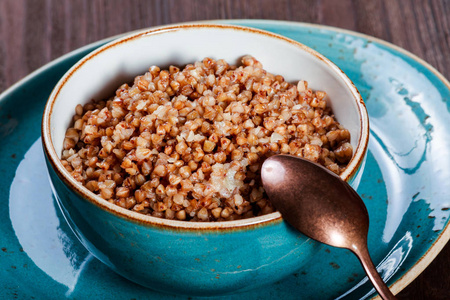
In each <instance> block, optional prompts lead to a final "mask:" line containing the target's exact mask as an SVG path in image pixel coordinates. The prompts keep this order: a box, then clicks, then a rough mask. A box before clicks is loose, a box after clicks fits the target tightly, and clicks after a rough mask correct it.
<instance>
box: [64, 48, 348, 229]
mask: <svg viewBox="0 0 450 300" xmlns="http://www.w3.org/2000/svg"><path fill="white" fill-rule="evenodd" d="M241 63H242V65H240V66H233V65H230V64H228V63H227V62H226V61H224V60H217V61H216V60H213V59H211V58H205V59H203V61H198V62H195V63H193V64H188V65H186V66H185V67H184V68H183V69H180V68H178V67H175V66H170V67H169V68H168V70H161V69H160V68H159V67H157V66H152V67H150V68H149V71H148V72H146V73H145V74H143V75H141V76H137V77H136V78H135V79H134V83H133V84H132V85H131V86H130V85H128V84H123V85H121V86H120V87H119V88H118V89H117V91H116V94H115V96H114V97H112V98H110V99H108V100H101V101H91V102H89V103H87V104H85V105H84V106H81V105H78V106H77V107H76V114H75V116H74V118H73V121H74V122H73V124H72V127H70V128H69V129H68V130H67V132H66V136H65V139H64V145H63V149H64V150H63V152H62V156H61V162H62V164H63V165H64V167H65V168H66V170H67V171H69V172H70V174H71V175H72V176H73V177H74V178H75V179H76V180H77V181H79V182H80V183H81V184H83V185H84V186H85V187H86V188H88V189H89V190H90V191H92V192H94V193H96V194H98V195H99V196H101V197H102V198H103V199H105V200H107V201H109V202H111V203H114V204H116V205H118V206H121V207H123V208H126V209H129V210H132V211H135V212H139V213H142V214H146V215H152V216H155V217H160V218H167V219H176V220H186V221H228V220H236V219H242V218H250V217H254V216H259V215H264V214H268V213H271V212H273V211H274V207H273V206H272V204H271V203H270V202H269V201H268V198H267V196H266V195H265V193H264V189H263V187H262V184H261V182H260V174H259V170H260V166H261V164H262V162H263V161H264V159H265V158H266V157H268V156H271V155H274V154H279V153H283V154H292V155H297V156H300V157H305V158H307V159H309V160H311V161H314V162H317V163H320V164H322V165H324V166H325V167H327V168H328V169H330V170H331V171H333V172H335V173H337V174H340V173H341V172H342V170H343V169H344V168H345V166H346V164H347V163H348V162H349V161H350V159H351V158H352V154H353V149H352V146H351V144H350V133H349V131H348V130H347V129H345V128H343V126H341V125H340V124H339V122H337V121H336V119H335V118H334V115H333V114H332V111H331V109H330V108H329V107H328V106H327V102H326V93H325V92H322V91H312V90H311V89H309V88H308V83H307V82H306V81H304V80H301V81H299V82H298V83H297V84H295V85H294V84H291V83H288V82H286V81H285V80H284V78H283V77H282V76H280V75H274V74H271V73H269V72H267V71H266V70H264V69H263V67H262V64H261V63H260V62H259V61H258V60H257V59H255V58H254V57H251V56H244V57H243V58H242V59H241Z"/></svg>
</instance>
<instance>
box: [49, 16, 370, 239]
mask: <svg viewBox="0 0 450 300" xmlns="http://www.w3.org/2000/svg"><path fill="white" fill-rule="evenodd" d="M190 29H191V30H192V29H193V30H196V29H215V30H236V31H241V32H242V31H243V32H249V33H252V34H257V35H263V36H266V37H270V38H274V39H278V40H281V41H284V42H288V43H290V44H292V45H294V46H296V47H298V48H300V49H301V50H302V51H305V52H308V53H309V54H311V55H313V56H315V57H316V58H318V59H320V60H321V61H322V62H324V63H325V64H326V65H327V66H328V67H329V68H331V69H332V70H333V71H334V73H335V74H336V75H338V76H339V77H340V78H341V79H342V80H343V81H344V83H345V85H346V87H347V88H348V89H349V90H350V92H351V94H352V95H353V99H354V100H355V102H356V104H357V105H356V107H357V109H358V115H359V117H360V128H361V135H360V137H359V140H358V143H357V147H356V151H355V152H354V154H353V157H352V159H351V160H350V162H349V163H348V165H347V166H346V168H345V169H344V172H342V173H341V174H340V177H341V178H342V179H343V180H345V181H348V180H350V179H351V178H352V177H353V176H354V175H355V174H356V172H357V171H358V169H359V168H360V166H361V164H362V162H363V160H364V157H365V154H366V151H367V146H368V141H369V118H368V113H367V109H366V106H365V104H364V101H363V99H362V97H361V94H360V93H359V91H358V89H357V88H356V86H355V85H354V84H353V82H352V81H351V80H350V79H349V78H348V77H347V75H346V74H345V73H344V72H343V71H342V70H341V69H340V68H339V67H338V66H336V65H335V64H334V63H333V62H331V61H330V60H329V59H328V58H326V57H325V56H323V55H322V54H320V53H319V52H317V51H315V50H313V49H311V48H309V47H307V46H306V45H304V44H302V43H300V42H297V41H295V40H292V39H290V38H287V37H284V36H282V35H279V34H275V33H272V32H268V31H265V30H261V29H256V28H251V27H246V26H239V25H230V24H214V23H183V24H175V25H168V26H158V27H150V28H147V29H143V30H139V31H132V32H130V33H129V34H125V36H122V37H120V38H118V39H115V40H113V41H111V42H109V43H107V44H105V45H103V46H101V47H99V48H97V49H95V50H94V51H92V52H91V53H89V54H87V55H86V56H84V57H83V58H82V59H80V60H79V61H78V62H77V63H76V64H75V65H73V66H72V67H71V68H70V69H69V70H68V71H67V72H66V73H65V74H64V75H63V76H62V77H61V79H60V80H59V81H58V83H57V84H56V86H55V87H54V88H53V90H52V92H51V94H50V96H49V98H48V100H47V103H46V105H45V108H44V113H43V116H42V126H41V134H42V144H43V149H44V153H45V156H46V159H47V161H48V162H49V164H50V165H51V167H52V169H53V171H55V173H56V174H57V175H58V177H59V178H60V179H61V180H62V181H63V182H64V183H65V184H66V185H68V186H69V187H70V188H71V190H73V191H75V192H76V193H77V194H78V195H79V196H81V197H82V198H83V199H84V200H87V201H89V202H90V203H92V204H94V205H96V206H97V207H99V208H100V209H103V210H106V211H108V212H110V213H112V214H114V215H116V216H118V217H121V218H124V219H126V220H128V221H132V222H135V223H139V224H143V225H151V226H156V227H161V228H165V229H174V230H189V231H190V230H194V231H198V230H206V231H208V230H213V231H217V230H234V229H250V228H254V227H257V226H262V225H270V224H274V223H279V222H282V216H281V214H280V213H279V212H278V211H276V212H273V213H270V214H267V215H262V216H257V217H252V218H247V219H241V220H234V221H219V222H188V221H180V220H170V219H164V218H157V217H153V216H148V215H143V214H140V213H137V212H133V211H130V210H128V209H125V208H122V207H120V206H117V205H115V204H112V203H110V202H108V201H106V200H105V199H103V198H101V197H100V196H98V195H95V194H94V193H92V192H91V191H89V190H88V189H87V188H86V187H84V186H83V185H81V184H79V183H78V182H77V181H76V180H75V179H74V178H73V177H72V176H71V175H70V174H69V172H68V171H67V170H66V169H65V168H64V167H63V165H62V163H61V161H60V158H59V156H58V155H57V153H56V151H55V148H54V146H53V142H52V138H51V134H50V129H51V126H50V121H51V117H50V116H51V114H52V112H53V106H54V104H55V103H56V102H57V99H58V95H59V92H60V91H61V89H62V88H63V86H64V85H65V84H66V83H67V82H68V81H69V79H70V78H71V77H72V75H73V74H74V73H75V72H76V71H77V70H78V69H80V68H81V67H82V66H83V65H84V64H85V63H86V62H87V61H89V60H90V59H92V58H94V57H95V56H97V55H99V54H101V53H102V52H105V51H107V50H108V49H110V48H113V47H115V46H118V45H120V44H123V43H126V42H129V41H132V40H135V39H139V38H141V37H145V36H150V35H159V34H164V33H167V32H174V31H180V30H190Z"/></svg>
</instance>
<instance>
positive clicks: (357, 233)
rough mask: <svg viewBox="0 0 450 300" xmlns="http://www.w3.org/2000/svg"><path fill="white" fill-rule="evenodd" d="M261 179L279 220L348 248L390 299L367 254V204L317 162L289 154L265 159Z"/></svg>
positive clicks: (303, 231) (325, 241)
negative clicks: (279, 216)
mask: <svg viewBox="0 0 450 300" xmlns="http://www.w3.org/2000/svg"><path fill="white" fill-rule="evenodd" d="M261 179H262V183H263V186H264V189H265V191H266V193H267V195H268V196H269V199H270V201H271V202H272V203H273V204H274V206H275V207H276V208H277V210H278V211H280V212H281V214H282V216H283V219H285V220H286V221H287V222H288V223H289V224H290V225H291V226H293V227H294V228H296V229H297V230H298V231H300V232H302V233H303V234H305V235H306V236H308V237H310V238H312V239H315V240H317V241H319V242H322V243H324V244H327V245H330V246H334V247H339V248H346V249H349V250H351V251H352V252H353V253H354V254H355V255H356V256H357V257H358V259H359V260H360V262H361V264H362V266H363V268H364V270H365V271H366V273H367V275H368V277H369V279H370V280H371V282H372V284H373V285H374V287H375V289H376V290H377V291H378V293H379V294H380V295H381V297H382V298H383V299H395V297H394V295H393V294H392V293H391V291H390V290H389V288H388V287H387V286H386V284H385V283H384V282H383V280H382V279H381V277H380V275H379V274H378V272H377V270H376V268H375V266H374V264H373V262H372V260H371V258H370V256H369V252H368V249H367V234H368V231H369V215H368V213H367V208H366V206H365V205H364V202H363V201H362V199H361V198H360V197H359V195H358V194H357V193H356V192H355V190H354V189H352V187H351V186H350V185H349V184H348V183H347V182H345V181H343V180H342V179H341V178H340V177H339V176H338V175H336V174H334V173H333V172H331V171H329V170H328V169H326V168H324V167H322V166H320V165H318V164H315V163H313V162H310V161H308V160H306V159H303V158H299V157H295V156H290V155H275V156H272V157H270V158H268V159H266V160H265V162H264V163H263V165H262V168H261Z"/></svg>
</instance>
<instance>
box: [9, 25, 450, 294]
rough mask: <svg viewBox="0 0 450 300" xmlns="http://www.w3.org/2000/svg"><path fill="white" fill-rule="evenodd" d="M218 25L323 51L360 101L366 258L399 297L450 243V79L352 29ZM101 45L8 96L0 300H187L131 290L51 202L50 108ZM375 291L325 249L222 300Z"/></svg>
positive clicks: (345, 259) (347, 258) (349, 261)
mask: <svg viewBox="0 0 450 300" xmlns="http://www.w3.org/2000/svg"><path fill="white" fill-rule="evenodd" d="M220 22H221V23H225V22H226V23H233V24H239V25H246V26H251V27H256V28H261V29H265V30H268V31H273V32H275V33H279V34H281V35H284V36H287V37H290V38H292V39H295V40H297V41H299V42H302V43H304V44H306V45H308V46H310V47H312V48H314V49H316V50H318V51H319V52H321V53H322V54H324V55H325V56H327V57H328V58H329V59H330V60H332V61H333V62H334V63H336V64H337V65H338V66H339V67H340V68H341V69H342V70H343V71H344V72H345V73H346V74H347V75H348V76H349V77H350V79H352V80H353V82H354V83H355V84H356V86H357V87H358V89H359V90H360V92H361V93H362V96H363V98H364V99H365V101H366V105H367V109H368V111H369V115H370V122H371V136H370V142H369V153H368V157H367V161H366V167H365V170H364V173H363V176H362V181H361V184H360V187H359V189H358V193H359V194H360V195H361V196H362V198H363V200H364V202H365V204H366V206H367V208H368V211H369V215H370V231H369V251H370V253H371V255H372V258H373V260H374V262H375V264H376V265H378V270H379V272H380V273H381V274H382V277H383V278H384V279H385V280H388V282H389V284H390V285H391V288H392V289H393V290H394V292H399V291H400V290H401V289H403V288H404V287H405V286H406V285H407V284H408V283H409V282H411V281H412V280H413V279H414V278H415V277H416V276H417V275H419V274H420V272H421V271H422V270H423V269H424V268H425V267H426V266H427V265H428V264H429V263H430V262H431V261H432V260H433V259H434V257H435V256H436V255H437V254H438V253H439V251H440V250H441V249H442V248H443V247H444V245H445V243H446V242H447V241H448V240H449V238H450V226H448V223H449V215H450V210H449V207H450V181H449V180H448V179H449V178H450V169H449V166H450V134H449V133H448V131H447V127H448V120H450V101H449V100H450V85H449V83H448V81H447V80H446V79H445V78H443V77H442V75H440V74H439V73H437V72H436V71H435V70H434V69H432V68H431V67H430V66H429V65H428V64H426V63H425V62H424V61H422V60H420V59H418V58H417V57H415V56H413V55H411V54H410V53H408V52H406V51H404V50H402V49H399V48H397V47H395V46H393V45H391V44H387V43H385V42H382V41H380V40H377V39H374V38H371V37H368V36H363V35H360V34H356V33H354V32H349V31H343V30H340V29H336V28H330V27H323V26H315V25H310V24H301V23H288V22H277V21H262V20H232V21H220ZM105 42H107V41H100V42H98V43H95V44H92V45H89V46H86V47H84V48H81V49H79V50H77V51H74V52H72V53H69V54H68V55H66V56H64V57H62V58H60V59H58V60H56V61H54V62H52V63H50V64H48V65H46V66H44V67H43V68H41V69H39V70H38V71H36V72H34V73H32V74H31V75H29V76H28V77H26V78H25V79H23V80H22V81H20V82H19V83H17V84H16V85H14V86H13V87H11V88H10V89H9V90H7V91H5V92H4V93H3V94H2V95H1V96H0V135H1V137H2V143H1V145H0V170H1V175H2V180H1V182H0V188H1V193H0V248H1V251H0V296H2V297H4V298H8V299H9V298H13V297H14V298H20V299H23V298H26V299H28V298H41V299H52V298H54V299H61V298H64V297H67V298H76V299H113V298H120V299H141V298H152V299H183V297H179V296H173V295H166V294H159V293H156V292H153V291H151V290H148V289H145V288H142V287H140V286H138V285H136V284H133V283H131V282H129V281H127V280H125V279H123V278H121V277H120V276H119V275H116V273H114V272H113V271H111V270H109V269H108V268H107V267H105V266H104V265H103V264H102V263H100V262H99V261H98V260H97V259H95V258H93V257H92V256H91V255H90V254H89V253H88V252H87V251H86V250H85V249H84V248H83V246H82V245H81V244H80V243H79V242H78V240H77V239H76V237H75V236H74V235H73V233H72V232H71V231H70V229H69V227H68V225H67V224H66V222H65V220H64V218H63V217H62V215H61V213H60V212H59V209H58V208H57V205H56V202H55V200H54V199H53V197H52V191H51V187H50V184H49V182H48V179H47V173H46V168H45V162H44V157H43V153H42V148H41V144H40V121H41V114H42V111H43V108H44V105H45V102H46V100H47V97H48V95H49V94H50V92H51V90H52V88H53V86H54V85H55V84H56V82H57V80H58V79H59V78H60V77H61V76H62V75H63V74H64V72H65V71H66V70H67V69H69V67H70V66H72V65H73V64H74V63H75V62H76V61H77V60H79V59H80V58H81V57H82V56H84V55H85V54H87V53H88V52H90V51H92V50H93V49H95V48H97V47H99V46H100V45H102V44H103V43H105ZM274 55H276V53H274ZM244 255H251V253H246V254H244ZM373 295H375V294H374V291H373V289H372V287H371V285H370V284H369V283H368V282H367V279H366V278H365V276H364V274H363V271H362V268H361V267H360V265H359V262H358V261H357V259H356V258H355V257H354V256H353V255H352V254H350V253H349V252H348V251H346V250H342V249H334V248H330V247H326V246H322V247H321V248H320V250H319V251H318V252H317V253H316V254H315V255H314V256H312V257H311V259H310V261H309V262H308V264H307V265H306V266H304V267H302V268H301V269H299V270H298V272H296V273H295V274H293V275H291V276H289V277H287V278H285V279H284V280H282V281H280V282H278V283H276V284H274V285H271V286H267V287H265V288H263V289H259V290H256V291H250V292H246V293H244V294H239V295H233V296H227V297H226V298H227V299H230V298H235V299H276V298H281V299H299V298H304V299H311V298H320V299H333V298H348V299H358V298H368V297H371V296H373Z"/></svg>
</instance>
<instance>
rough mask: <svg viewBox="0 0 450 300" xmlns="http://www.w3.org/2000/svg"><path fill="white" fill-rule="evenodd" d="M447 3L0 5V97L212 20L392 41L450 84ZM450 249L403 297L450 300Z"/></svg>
mask: <svg viewBox="0 0 450 300" xmlns="http://www.w3.org/2000/svg"><path fill="white" fill-rule="evenodd" d="M449 16H450V1H448V0H402V1H392V0H369V1H357V0H340V1H336V0H318V1H313V0H306V1H294V0H280V1H273V0H248V1H239V0H204V1H201V0H178V1H177V0H166V1H164V0H154V1H140V0H131V1H119V0H108V1H107V0H72V1H70V0H34V1H32V0H30V1H27V0H0V91H3V90H5V89H6V88H8V87H9V86H11V85H12V84H13V83H15V82H16V81H18V80H19V79H20V78H22V77H24V76H25V75H27V74H29V73H30V72H32V71H33V70H35V69H37V68H39V67H40V66H43V65H44V64H46V63H48V62H50V61H52V60H53V59H55V58H57V57H59V56H61V55H63V54H65V53H68V52H70V51H72V50H74V49H77V48H79V47H81V46H84V45H86V44H88V43H91V42H94V41H97V40H99V39H103V38H106V37H110V36H113V35H116V34H120V33H124V32H127V31H131V30H135V29H140V28H145V27H150V26H155V25H163V24H169V23H175V22H186V21H195V20H209V19H275V20H291V21H299V22H310V23H318V24H325V25H330V26H336V27H340V28H345V29H350V30H354V31H358V32H361V33H365V34H368V35H372V36H375V37H378V38H381V39H383V40H386V41H389V42H391V43H393V44H396V45H398V46H400V47H403V48H405V49H406V50H408V51H410V52H412V53H414V54H416V55H417V56H419V57H421V58H423V59H424V60H425V61H427V62H428V63H430V64H431V65H432V66H434V67H435V68H436V69H437V70H438V71H440V72H441V73H442V74H443V75H444V76H445V77H446V78H450V35H449V32H450V17H449ZM449 270H450V245H447V246H446V247H445V248H444V250H443V251H442V252H441V253H440V254H439V256H438V257H437V258H436V260H435V261H433V262H432V263H431V265H430V266H429V267H428V268H427V269H426V270H425V271H424V272H423V273H422V275H420V276H419V277H418V278H417V279H416V280H414V281H413V282H412V283H411V284H410V285H409V286H408V287H407V288H406V289H405V290H404V291H402V292H401V293H400V295H399V296H398V297H399V299H448V298H449V291H448V289H449V287H450V272H449Z"/></svg>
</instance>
